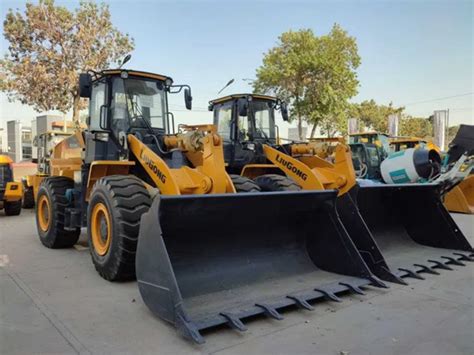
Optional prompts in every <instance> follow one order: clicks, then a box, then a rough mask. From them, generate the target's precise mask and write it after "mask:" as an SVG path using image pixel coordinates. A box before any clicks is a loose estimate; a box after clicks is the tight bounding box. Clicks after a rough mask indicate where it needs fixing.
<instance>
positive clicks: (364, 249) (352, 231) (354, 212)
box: [336, 185, 407, 285]
mask: <svg viewBox="0 0 474 355" xmlns="http://www.w3.org/2000/svg"><path fill="white" fill-rule="evenodd" d="M358 190H359V186H358V185H356V186H354V187H353V188H352V189H351V190H350V191H349V192H348V193H345V194H343V195H341V196H339V197H338V198H337V203H336V206H337V212H338V214H339V218H340V219H341V221H342V223H343V225H344V227H345V228H346V231H347V232H348V233H349V236H350V238H351V240H352V241H353V242H354V244H355V246H356V248H357V249H358V251H359V253H360V255H361V256H362V257H363V259H364V261H365V263H366V264H367V266H368V267H369V269H370V271H371V272H372V273H373V274H374V275H375V276H377V277H379V278H381V279H382V280H385V281H390V282H396V283H399V284H404V285H406V284H407V283H406V282H405V281H404V280H403V279H402V278H401V277H400V276H398V275H397V273H396V272H394V271H393V270H391V269H390V267H389V266H388V264H387V262H386V261H385V258H384V256H383V254H382V252H381V250H380V249H379V247H378V245H377V243H376V242H375V239H374V237H373V235H372V233H371V231H370V230H369V228H368V226H367V224H366V223H365V221H364V219H363V218H362V216H361V214H360V212H359V209H358V207H357V203H356V201H355V198H356V197H357V193H358Z"/></svg>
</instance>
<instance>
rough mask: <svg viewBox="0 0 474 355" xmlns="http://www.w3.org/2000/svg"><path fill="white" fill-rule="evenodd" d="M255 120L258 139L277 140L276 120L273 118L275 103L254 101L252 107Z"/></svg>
mask: <svg viewBox="0 0 474 355" xmlns="http://www.w3.org/2000/svg"><path fill="white" fill-rule="evenodd" d="M250 106H251V108H252V114H253V117H254V119H255V134H254V138H256V139H259V138H260V139H274V138H275V120H274V118H273V102H268V101H253V102H252V104H251V105H250Z"/></svg>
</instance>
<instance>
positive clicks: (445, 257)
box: [441, 256, 466, 266]
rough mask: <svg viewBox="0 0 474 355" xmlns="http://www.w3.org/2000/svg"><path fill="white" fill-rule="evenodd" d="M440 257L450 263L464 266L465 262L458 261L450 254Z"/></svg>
mask: <svg viewBox="0 0 474 355" xmlns="http://www.w3.org/2000/svg"><path fill="white" fill-rule="evenodd" d="M441 258H443V259H446V260H448V261H449V262H450V263H451V264H454V265H459V266H466V264H463V263H462V262H460V261H459V260H457V259H455V258H453V257H451V256H442V257H441Z"/></svg>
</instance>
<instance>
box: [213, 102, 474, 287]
mask: <svg viewBox="0 0 474 355" xmlns="http://www.w3.org/2000/svg"><path fill="white" fill-rule="evenodd" d="M209 109H210V110H211V111H213V112H214V124H215V125H217V126H218V132H219V134H220V135H221V137H222V139H223V141H224V156H225V161H226V163H227V164H228V165H227V170H228V171H229V172H230V173H232V174H240V175H241V176H245V177H248V178H251V179H253V180H254V181H255V182H256V183H257V184H258V185H259V187H260V188H261V190H262V191H282V190H285V191H297V190H300V189H303V190H305V191H312V190H318V191H322V190H327V189H337V190H338V198H337V203H336V206H337V211H338V214H339V216H340V218H341V220H342V221H343V224H344V226H345V228H346V230H347V231H348V233H349V235H350V237H351V238H352V240H353V241H354V243H355V245H356V246H357V248H358V250H359V252H360V253H361V255H362V256H363V257H364V260H365V261H366V263H367V265H368V266H369V267H370V269H371V270H372V272H373V273H374V274H375V275H377V276H378V277H380V278H382V279H384V280H387V281H392V282H398V283H406V281H405V280H404V278H406V277H413V278H418V279H419V278H423V276H421V275H420V273H432V274H433V273H437V272H438V271H437V270H438V269H448V268H450V266H449V265H450V264H456V265H461V264H462V260H472V259H473V257H472V255H471V253H472V247H471V246H470V244H469V242H468V241H467V240H466V238H465V236H464V235H463V234H462V232H461V231H460V230H459V228H458V227H457V226H456V224H455V222H454V220H453V219H452V218H451V216H450V215H449V213H448V212H447V211H446V209H445V208H444V207H443V205H442V203H441V200H440V192H439V190H440V189H441V186H440V185H437V184H425V185H419V184H416V185H412V184H403V185H400V184H396V185H395V184H392V185H386V184H385V185H373V186H358V184H357V182H356V175H355V170H354V166H353V163H352V156H351V150H350V148H349V147H348V146H347V145H345V144H344V143H342V142H341V141H338V142H336V144H334V142H333V143H331V144H330V145H332V147H331V148H330V151H329V148H328V143H330V142H288V143H286V144H278V142H279V141H281V138H280V137H279V134H278V131H279V129H278V127H277V126H276V125H275V111H276V110H280V112H281V115H282V117H283V119H287V117H288V113H287V108H286V105H285V104H284V103H283V102H282V101H281V100H278V99H277V98H275V97H271V96H264V95H254V94H237V95H229V96H226V97H223V98H220V99H216V100H213V101H211V102H210V104H209ZM370 138H371V137H368V139H370ZM386 143H387V145H388V140H387V142H386ZM371 144H373V147H374V149H373V153H374V155H377V156H378V154H381V153H383V152H382V151H381V149H379V148H380V147H382V146H383V142H375V141H374V142H372V143H371ZM424 158H427V157H424ZM423 163H424V164H429V161H423Z"/></svg>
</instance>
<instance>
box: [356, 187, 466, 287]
mask: <svg viewBox="0 0 474 355" xmlns="http://www.w3.org/2000/svg"><path fill="white" fill-rule="evenodd" d="M353 195H354V194H353ZM356 199H357V205H358V208H359V211H360V213H361V215H362V217H363V219H364V221H365V222H366V223H367V226H368V228H369V230H370V232H371V233H372V236H373V238H374V240H375V242H376V244H377V245H378V247H379V249H380V251H381V252H382V255H383V256H384V258H385V261H386V263H387V265H388V267H389V270H391V271H392V273H394V274H395V275H397V276H398V277H402V278H403V277H413V278H418V279H423V276H421V275H420V273H431V274H435V273H438V271H439V269H446V270H450V269H451V266H450V265H460V266H461V265H464V261H474V255H473V254H472V253H473V249H472V247H471V245H470V244H469V242H468V241H467V239H466V237H465V236H464V234H463V233H462V232H461V230H460V229H459V227H458V226H457V225H456V222H454V220H453V219H452V217H451V215H450V214H449V212H448V211H447V210H446V208H445V207H444V206H443V203H442V201H441V198H440V192H439V187H438V186H437V185H435V184H403V185H401V184H397V185H371V186H361V187H360V189H359V191H358V193H357V197H356ZM356 244H357V243H356ZM376 274H377V273H376Z"/></svg>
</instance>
